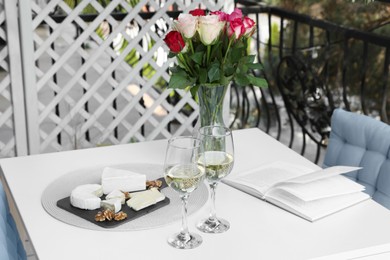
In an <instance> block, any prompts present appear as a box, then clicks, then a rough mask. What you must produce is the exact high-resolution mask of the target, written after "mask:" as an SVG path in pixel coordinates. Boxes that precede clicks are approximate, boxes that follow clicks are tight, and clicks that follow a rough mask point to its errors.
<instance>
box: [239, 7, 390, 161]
mask: <svg viewBox="0 0 390 260" xmlns="http://www.w3.org/2000/svg"><path fill="white" fill-rule="evenodd" d="M237 4H240V6H241V7H242V9H243V12H244V13H245V14H247V15H250V16H251V17H252V18H253V19H255V20H256V22H257V24H258V26H259V30H258V32H257V33H256V34H255V35H254V43H253V45H254V48H253V49H255V50H256V51H257V54H258V57H259V59H260V60H261V62H262V63H263V64H264V66H265V68H266V70H265V71H266V73H265V75H266V77H267V79H268V81H269V88H268V89H266V90H261V93H260V92H259V91H257V92H256V89H253V88H251V89H249V90H248V89H247V90H245V91H244V92H245V93H244V92H243V93H242V95H241V97H240V98H241V99H240V102H236V105H237V106H236V109H235V111H236V115H237V116H236V118H237V119H236V121H237V120H238V121H240V123H241V124H237V125H238V126H240V127H244V126H258V127H260V128H262V129H264V130H265V131H267V132H268V133H269V134H271V135H273V136H275V138H277V139H279V140H281V141H282V142H284V143H285V144H286V145H288V146H289V147H292V148H294V149H295V150H298V151H300V153H301V154H303V155H306V156H307V157H310V159H312V160H313V161H315V162H319V161H320V160H321V150H322V148H324V147H326V144H327V138H328V135H329V132H330V117H331V114H332V111H333V109H334V108H336V107H342V108H344V109H346V110H350V111H355V112H358V113H363V114H366V115H370V116H373V117H375V118H377V119H380V120H382V121H384V122H387V123H388V122H389V118H390V106H389V104H390V93H389V91H390V89H389V84H390V82H389V70H390V66H389V62H390V38H389V37H387V36H381V35H378V34H375V33H372V32H363V31H359V30H356V29H351V28H345V27H343V26H340V25H336V24H334V23H331V22H327V21H323V20H317V19H314V18H311V17H310V16H307V15H303V14H298V13H294V12H291V11H287V10H284V9H281V8H278V7H272V6H264V5H261V4H259V3H254V2H252V1H237ZM234 91H238V90H234ZM249 94H251V95H252V96H253V97H252V99H249V98H247V97H248V95H249ZM233 97H234V96H233ZM251 117H252V121H251V120H250V119H251ZM238 118H239V119H238ZM313 146H314V151H313V149H312V147H313ZM308 150H309V151H308ZM312 154H314V156H313V155H312Z"/></svg>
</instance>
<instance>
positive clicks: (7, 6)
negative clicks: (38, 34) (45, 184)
mask: <svg viewBox="0 0 390 260" xmlns="http://www.w3.org/2000/svg"><path fill="white" fill-rule="evenodd" d="M16 6H17V3H16V1H9V0H5V1H4V0H0V156H1V157H11V156H15V155H25V154H27V143H26V126H25V111H24V100H23V89H22V79H21V77H20V75H21V67H20V49H19V33H18V21H17V8H16Z"/></svg>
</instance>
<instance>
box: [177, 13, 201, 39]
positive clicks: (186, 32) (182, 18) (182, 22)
mask: <svg viewBox="0 0 390 260" xmlns="http://www.w3.org/2000/svg"><path fill="white" fill-rule="evenodd" d="M173 26H174V28H175V30H177V31H179V32H181V33H182V35H183V36H184V37H185V38H187V39H190V38H192V37H193V36H194V35H195V33H196V30H197V27H198V17H196V16H193V15H191V14H180V15H179V17H178V18H177V20H175V21H173Z"/></svg>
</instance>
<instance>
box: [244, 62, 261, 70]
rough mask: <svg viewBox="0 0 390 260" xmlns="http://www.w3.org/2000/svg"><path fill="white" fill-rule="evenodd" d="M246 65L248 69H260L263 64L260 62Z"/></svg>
mask: <svg viewBox="0 0 390 260" xmlns="http://www.w3.org/2000/svg"><path fill="white" fill-rule="evenodd" d="M246 66H248V68H249V69H252V70H262V69H263V65H262V64H261V63H247V64H246Z"/></svg>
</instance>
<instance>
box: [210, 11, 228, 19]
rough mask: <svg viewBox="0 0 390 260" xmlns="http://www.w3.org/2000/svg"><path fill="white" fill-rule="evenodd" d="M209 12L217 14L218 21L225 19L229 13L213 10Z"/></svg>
mask: <svg viewBox="0 0 390 260" xmlns="http://www.w3.org/2000/svg"><path fill="white" fill-rule="evenodd" d="M210 14H213V15H218V16H219V20H220V21H227V20H228V17H229V15H228V14H227V13H225V12H222V11H213V12H211V13H210Z"/></svg>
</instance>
